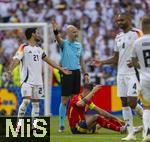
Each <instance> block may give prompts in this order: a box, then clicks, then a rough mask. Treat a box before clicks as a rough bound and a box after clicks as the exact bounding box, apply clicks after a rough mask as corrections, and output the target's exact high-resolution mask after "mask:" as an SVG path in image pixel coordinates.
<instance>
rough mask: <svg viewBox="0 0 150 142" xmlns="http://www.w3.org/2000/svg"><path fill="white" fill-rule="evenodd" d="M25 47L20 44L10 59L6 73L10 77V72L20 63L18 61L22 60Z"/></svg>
mask: <svg viewBox="0 0 150 142" xmlns="http://www.w3.org/2000/svg"><path fill="white" fill-rule="evenodd" d="M25 46H26V45H24V44H21V45H20V47H19V48H18V50H17V52H16V54H15V56H14V57H13V58H12V60H11V62H10V65H9V66H8V70H7V73H8V74H9V76H10V75H11V72H12V71H13V70H14V68H15V67H16V66H17V65H18V64H19V63H20V60H21V59H22V58H23V56H24V48H25Z"/></svg>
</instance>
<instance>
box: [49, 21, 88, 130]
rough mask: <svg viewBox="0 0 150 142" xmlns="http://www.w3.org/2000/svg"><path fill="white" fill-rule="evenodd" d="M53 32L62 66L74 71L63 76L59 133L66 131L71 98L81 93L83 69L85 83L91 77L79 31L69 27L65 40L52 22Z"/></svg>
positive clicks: (71, 26)
mask: <svg viewBox="0 0 150 142" xmlns="http://www.w3.org/2000/svg"><path fill="white" fill-rule="evenodd" d="M52 26H53V31H54V35H55V38H56V40H57V42H58V45H59V47H60V49H61V62H60V64H61V66H62V68H67V69H69V70H70V71H72V74H70V75H64V74H61V91H62V96H61V103H60V107H59V132H63V131H64V121H65V116H66V106H67V103H68V100H69V97H70V96H72V95H74V94H78V93H79V92H80V82H81V69H82V73H83V75H84V80H85V83H89V75H88V73H87V72H86V66H85V63H84V61H83V58H82V55H83V48H82V45H81V43H80V42H78V41H77V38H78V29H77V28H76V27H75V26H73V25H68V26H67V29H66V34H67V38H66V39H63V38H62V37H61V35H60V33H59V31H58V28H57V27H58V25H57V23H56V22H52Z"/></svg>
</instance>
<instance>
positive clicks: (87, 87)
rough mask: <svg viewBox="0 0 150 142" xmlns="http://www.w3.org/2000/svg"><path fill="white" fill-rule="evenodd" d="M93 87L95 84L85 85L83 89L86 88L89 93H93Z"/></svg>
mask: <svg viewBox="0 0 150 142" xmlns="http://www.w3.org/2000/svg"><path fill="white" fill-rule="evenodd" d="M93 87H94V84H93V83H89V84H84V85H83V88H84V89H87V90H89V91H91V90H92V89H93Z"/></svg>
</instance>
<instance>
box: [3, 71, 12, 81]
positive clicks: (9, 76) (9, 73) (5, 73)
mask: <svg viewBox="0 0 150 142" xmlns="http://www.w3.org/2000/svg"><path fill="white" fill-rule="evenodd" d="M3 76H5V79H6V80H11V72H9V71H7V72H4V73H3Z"/></svg>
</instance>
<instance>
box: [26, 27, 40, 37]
mask: <svg viewBox="0 0 150 142" xmlns="http://www.w3.org/2000/svg"><path fill="white" fill-rule="evenodd" d="M36 30H37V28H28V29H26V30H25V36H26V38H27V40H28V39H30V38H31V37H32V33H35V32H36Z"/></svg>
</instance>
